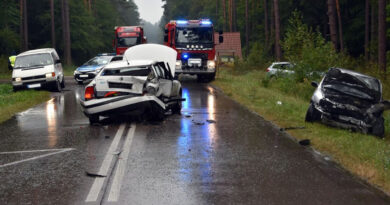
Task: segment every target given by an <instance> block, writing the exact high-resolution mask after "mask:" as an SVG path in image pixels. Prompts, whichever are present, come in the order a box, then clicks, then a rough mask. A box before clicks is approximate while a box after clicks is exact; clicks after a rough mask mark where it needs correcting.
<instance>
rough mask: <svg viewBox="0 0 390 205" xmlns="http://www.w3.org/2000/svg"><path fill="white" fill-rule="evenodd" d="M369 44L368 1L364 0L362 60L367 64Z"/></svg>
mask: <svg viewBox="0 0 390 205" xmlns="http://www.w3.org/2000/svg"><path fill="white" fill-rule="evenodd" d="M369 43H370V0H366V9H365V27H364V59H365V61H366V62H367V61H368V58H369V53H368V50H369V49H368V48H369Z"/></svg>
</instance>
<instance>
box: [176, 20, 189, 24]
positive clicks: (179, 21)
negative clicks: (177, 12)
mask: <svg viewBox="0 0 390 205" xmlns="http://www.w3.org/2000/svg"><path fill="white" fill-rule="evenodd" d="M176 23H177V24H187V23H188V21H186V20H177V21H176Z"/></svg>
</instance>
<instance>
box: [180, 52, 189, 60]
mask: <svg viewBox="0 0 390 205" xmlns="http://www.w3.org/2000/svg"><path fill="white" fill-rule="evenodd" d="M189 57H190V56H189V55H188V53H183V55H182V58H183V59H184V60H186V59H188V58H189Z"/></svg>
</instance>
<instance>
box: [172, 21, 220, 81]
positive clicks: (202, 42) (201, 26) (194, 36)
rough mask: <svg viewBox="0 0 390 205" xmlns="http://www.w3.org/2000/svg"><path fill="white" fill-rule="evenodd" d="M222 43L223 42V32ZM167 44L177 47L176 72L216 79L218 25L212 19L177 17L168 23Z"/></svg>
mask: <svg viewBox="0 0 390 205" xmlns="http://www.w3.org/2000/svg"><path fill="white" fill-rule="evenodd" d="M219 34H220V36H219V43H222V42H223V36H222V32H220V33H219ZM164 44H165V45H166V46H169V47H172V48H173V49H175V50H176V51H177V53H178V54H177V62H176V68H175V73H176V75H179V74H191V75H197V76H198V80H199V79H209V80H213V79H214V78H215V73H216V62H215V39H214V27H213V24H212V23H211V21H210V20H208V19H201V20H176V21H174V20H173V21H170V22H169V23H168V24H167V25H166V26H165V35H164Z"/></svg>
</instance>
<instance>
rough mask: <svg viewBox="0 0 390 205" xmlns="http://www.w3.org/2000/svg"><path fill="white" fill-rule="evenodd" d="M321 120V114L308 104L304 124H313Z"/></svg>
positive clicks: (311, 104)
mask: <svg viewBox="0 0 390 205" xmlns="http://www.w3.org/2000/svg"><path fill="white" fill-rule="evenodd" d="M319 120H321V113H320V112H319V111H318V110H317V109H316V108H315V107H314V105H313V103H310V106H309V109H307V112H306V118H305V121H306V122H315V121H319Z"/></svg>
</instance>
